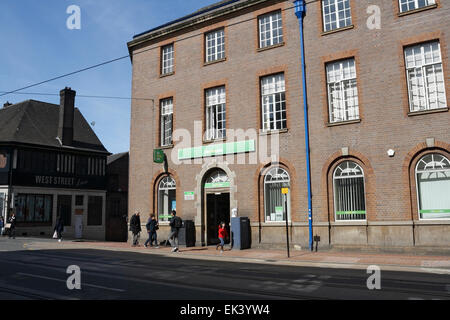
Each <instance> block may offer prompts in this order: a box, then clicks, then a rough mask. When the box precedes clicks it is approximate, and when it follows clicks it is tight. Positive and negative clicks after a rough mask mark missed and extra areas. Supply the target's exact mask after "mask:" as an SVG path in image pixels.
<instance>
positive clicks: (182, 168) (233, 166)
mask: <svg viewBox="0 0 450 320" xmlns="http://www.w3.org/2000/svg"><path fill="white" fill-rule="evenodd" d="M306 7H307V13H306V16H305V18H304V34H305V42H304V45H305V51H306V70H307V72H306V82H307V91H308V97H309V98H308V108H309V114H308V117H309V129H310V151H311V157H310V161H311V176H312V182H311V184H312V201H313V207H312V214H313V232H314V235H320V236H321V242H320V245H321V246H330V245H331V246H340V245H344V246H352V245H353V246H367V245H369V246H381V247H396V246H448V244H449V243H450V232H449V231H450V200H449V199H450V178H449V176H450V172H449V170H450V162H449V159H450V130H449V129H448V124H449V120H450V116H449V112H448V105H449V101H450V100H449V92H450V81H449V78H448V77H449V75H450V70H449V61H448V56H449V48H448V46H447V43H448V42H449V41H450V35H449V33H448V30H449V28H450V21H449V19H448V17H449V14H450V4H449V3H448V2H445V1H439V0H435V1H433V0H428V1H406V0H383V1H379V3H377V5H376V6H373V3H371V2H370V1H368V0H367V1H365V0H363V1H355V0H323V1H314V2H311V3H309V4H307V5H306ZM128 48H129V50H130V53H131V56H132V64H133V83H132V86H133V89H132V90H133V96H134V97H146V98H152V99H153V102H152V101H150V102H149V101H146V100H134V101H133V104H132V114H131V146H130V197H129V211H130V213H133V212H134V211H141V213H142V214H143V216H144V219H142V220H143V221H145V220H146V217H147V216H148V214H149V213H151V212H155V213H157V214H158V215H159V216H160V224H161V225H162V228H161V231H162V232H167V227H166V226H164V224H165V222H164V220H166V215H167V214H168V212H169V211H170V210H171V209H173V208H176V209H177V211H178V212H179V213H180V216H181V217H182V218H183V219H189V220H194V221H195V224H196V232H197V242H198V244H201V245H207V244H212V243H215V242H216V241H217V239H216V229H217V228H216V227H217V224H218V223H219V222H220V221H221V220H225V221H226V222H227V221H228V220H229V218H230V211H231V209H233V208H236V209H237V212H238V213H237V214H238V215H239V216H246V217H249V218H250V220H251V226H252V242H253V245H254V246H255V245H263V246H270V245H280V244H282V243H284V241H285V231H284V230H285V229H284V226H285V221H286V218H287V219H288V222H289V232H290V235H291V240H292V242H293V243H294V244H298V245H301V246H303V247H304V246H307V245H308V239H309V235H308V233H309V231H308V195H307V173H306V169H305V168H306V155H305V149H306V148H305V136H304V135H305V130H304V114H303V95H302V92H303V88H302V68H301V64H300V32H299V21H298V19H297V17H296V16H295V14H294V5H293V2H292V1H273V0H272V1H271V0H234V1H233V0H229V1H222V2H219V3H217V4H215V5H212V6H209V7H206V8H203V9H200V10H199V11H197V12H195V13H193V14H191V15H189V16H186V17H183V18H180V19H178V20H176V21H173V22H170V23H168V24H166V25H163V26H160V27H158V28H155V29H152V30H149V31H146V32H144V33H142V34H139V35H136V36H135V37H134V38H133V40H132V41H130V42H129V43H128ZM154 149H162V150H163V151H164V152H165V154H166V157H167V159H168V169H167V171H166V170H165V169H164V168H163V166H162V165H161V164H156V163H153V162H152V160H153V154H152V153H153V150H154ZM282 188H288V189H289V194H288V196H287V199H286V200H287V201H286V202H285V199H284V198H283V197H284V196H283V195H282V192H281V190H282ZM285 203H286V204H287V205H286V204H285ZM286 212H287V217H286Z"/></svg>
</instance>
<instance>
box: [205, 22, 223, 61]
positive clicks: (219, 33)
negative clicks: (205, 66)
mask: <svg viewBox="0 0 450 320" xmlns="http://www.w3.org/2000/svg"><path fill="white" fill-rule="evenodd" d="M223 59H225V29H223V28H222V29H218V30H214V31H211V32H208V33H207V34H206V35H205V61H206V63H210V62H214V61H219V60H223Z"/></svg>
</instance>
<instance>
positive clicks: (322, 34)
mask: <svg viewBox="0 0 450 320" xmlns="http://www.w3.org/2000/svg"><path fill="white" fill-rule="evenodd" d="M353 28H355V25H353V24H351V25H349V26H346V27H342V28H339V29H334V30H330V31H324V32H322V33H321V34H320V35H321V36H327V35H329V34H333V33H337V32H341V31H345V30H350V29H353Z"/></svg>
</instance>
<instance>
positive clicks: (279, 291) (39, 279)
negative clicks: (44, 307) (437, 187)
mask: <svg viewBox="0 0 450 320" xmlns="http://www.w3.org/2000/svg"><path fill="white" fill-rule="evenodd" d="M27 241H29V240H27V239H20V238H17V239H15V240H12V239H5V238H1V239H0V299H2V300H8V299H13V300H16V299H25V300H29V299H31V300H47V299H51V300H53V299H57V300H69V299H81V300H172V299H177V300H267V299H269V300H272V299H283V300H286V299H356V300H358V299H404V300H418V299H419V300H421V299H426V300H432V299H435V300H441V299H445V300H449V299H450V276H449V275H445V274H432V273H413V272H393V271H383V270H381V290H369V289H368V288H367V278H368V277H369V276H370V274H367V273H366V270H348V269H326V268H314V267H298V266H280V265H269V264H255V263H239V262H227V261H226V258H225V257H224V261H210V260H196V259H192V258H190V259H184V258H183V257H182V255H183V253H174V255H177V256H176V257H167V256H159V255H149V254H141V253H136V252H123V251H122V252H120V251H108V250H97V249H65V248H64V249H58V250H53V249H41V250H30V249H29V248H27V246H26V243H27ZM42 241H43V242H44V243H45V240H42ZM53 242H54V241H53ZM71 265H76V266H79V267H80V270H81V290H69V289H68V288H67V284H66V281H67V279H68V277H69V276H70V275H69V274H67V273H66V270H67V268H68V267H69V266H71Z"/></svg>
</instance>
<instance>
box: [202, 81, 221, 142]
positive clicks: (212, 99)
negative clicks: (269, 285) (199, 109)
mask: <svg viewBox="0 0 450 320" xmlns="http://www.w3.org/2000/svg"><path fill="white" fill-rule="evenodd" d="M205 95H206V110H205V111H206V115H205V118H206V140H215V139H224V138H225V137H226V93H225V87H224V86H222V87H217V88H212V89H208V90H206V92H205Z"/></svg>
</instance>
